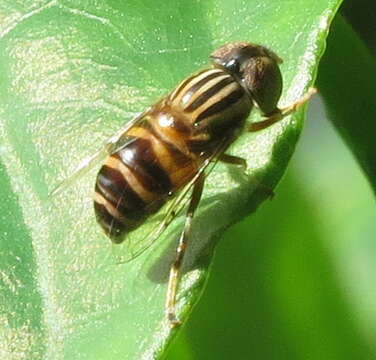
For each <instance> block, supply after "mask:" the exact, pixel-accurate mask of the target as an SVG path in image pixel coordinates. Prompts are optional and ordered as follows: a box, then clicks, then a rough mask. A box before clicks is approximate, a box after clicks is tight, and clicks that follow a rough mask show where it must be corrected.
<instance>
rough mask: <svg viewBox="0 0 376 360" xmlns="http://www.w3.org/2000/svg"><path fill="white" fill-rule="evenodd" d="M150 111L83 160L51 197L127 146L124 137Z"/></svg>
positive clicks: (54, 190)
mask: <svg viewBox="0 0 376 360" xmlns="http://www.w3.org/2000/svg"><path fill="white" fill-rule="evenodd" d="M149 110H150V109H148V110H146V111H144V112H143V113H141V114H140V115H138V116H136V117H135V118H133V119H132V120H130V121H128V122H127V123H126V124H125V126H123V127H122V128H121V129H119V130H118V131H117V132H116V134H115V135H113V136H111V137H110V138H109V139H107V140H106V141H105V143H104V145H103V147H102V148H101V149H99V150H98V151H97V152H96V153H95V154H93V155H91V156H89V157H87V158H85V159H83V160H82V161H81V162H80V164H78V166H77V167H76V169H75V170H74V171H73V173H72V174H71V175H69V176H68V177H67V178H66V179H64V180H63V181H62V182H61V183H59V184H58V185H57V186H56V187H55V188H54V189H53V190H52V191H51V192H50V196H55V195H57V194H60V193H61V192H63V191H64V190H66V189H67V188H68V187H69V186H71V185H72V184H73V183H75V182H76V181H77V180H78V179H80V178H81V177H82V176H83V175H85V174H86V173H87V172H88V171H90V170H91V169H92V168H93V167H94V166H95V165H97V164H98V163H100V162H103V161H104V159H105V158H106V157H107V156H108V155H110V154H112V153H114V152H116V151H118V150H119V149H120V148H121V147H123V146H125V145H126V142H124V141H123V138H122V135H123V134H125V133H126V132H127V131H128V130H129V129H130V128H131V127H133V126H135V125H136V124H137V123H138V122H140V121H142V119H143V118H144V117H145V115H146V114H147V113H148V112H149Z"/></svg>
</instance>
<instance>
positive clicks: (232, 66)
mask: <svg viewBox="0 0 376 360" xmlns="http://www.w3.org/2000/svg"><path fill="white" fill-rule="evenodd" d="M226 69H227V70H228V71H230V72H232V73H235V74H238V73H239V72H240V64H239V62H238V61H237V60H236V59H231V60H230V61H229V62H228V63H227V64H226Z"/></svg>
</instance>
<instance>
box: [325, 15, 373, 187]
mask: <svg viewBox="0 0 376 360" xmlns="http://www.w3.org/2000/svg"><path fill="white" fill-rule="evenodd" d="M319 74H320V75H319V77H318V86H319V89H320V92H321V93H322V94H323V98H324V101H325V104H326V106H327V109H328V114H329V118H330V119H331V120H332V121H333V124H334V125H335V127H336V128H337V130H338V132H339V133H340V134H341V135H342V136H343V138H344V139H345V141H346V142H347V144H348V145H349V147H350V148H351V149H352V151H353V153H354V155H355V156H356V157H357V159H358V161H359V163H360V165H361V166H362V168H363V170H364V172H365V173H366V174H367V176H368V180H369V181H370V183H371V185H372V186H373V189H374V191H376V161H375V154H376V143H375V141H374V134H375V133H376V122H375V119H374V116H375V113H376V99H375V96H374V84H375V82H376V58H375V57H374V56H373V55H372V54H371V52H370V51H369V50H368V48H367V47H366V46H365V44H364V43H363V42H362V41H361V40H360V38H359V37H358V35H357V34H356V33H355V32H354V30H353V29H352V28H351V26H350V25H349V24H348V23H347V22H346V20H345V19H344V18H342V17H337V18H336V20H335V21H334V24H333V32H332V33H331V36H330V37H329V39H328V51H327V52H326V53H325V56H324V57H323V61H322V63H321V64H320V72H319Z"/></svg>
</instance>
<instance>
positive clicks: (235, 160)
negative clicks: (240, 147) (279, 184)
mask: <svg viewBox="0 0 376 360" xmlns="http://www.w3.org/2000/svg"><path fill="white" fill-rule="evenodd" d="M218 160H219V161H222V162H223V163H225V164H230V165H238V166H241V167H242V168H243V170H244V174H245V175H247V173H246V170H247V160H246V159H243V158H241V157H239V156H234V155H229V154H221V155H220V156H219V157H218ZM258 186H259V188H261V189H262V190H263V191H264V192H265V193H266V195H267V196H268V197H270V198H273V197H274V195H275V194H274V191H273V189H272V188H270V187H268V186H266V185H263V184H258Z"/></svg>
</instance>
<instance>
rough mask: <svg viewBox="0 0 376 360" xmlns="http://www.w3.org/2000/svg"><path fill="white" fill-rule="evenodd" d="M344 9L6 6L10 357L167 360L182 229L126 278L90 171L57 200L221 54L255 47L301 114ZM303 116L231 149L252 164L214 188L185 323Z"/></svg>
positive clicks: (189, 265)
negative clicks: (275, 58) (108, 145)
mask: <svg viewBox="0 0 376 360" xmlns="http://www.w3.org/2000/svg"><path fill="white" fill-rule="evenodd" d="M339 3H340V1H338V0H336V1H334V0H332V1H322V0H321V1H317V0H316V1H310V2H307V1H301V0H300V1H295V2H294V6H292V5H291V2H290V1H287V0H286V1H282V0H278V1H266V0H265V1H249V2H243V1H226V0H221V1H214V0H212V1H206V2H199V1H194V2H184V1H176V0H175V1H163V2H155V1H142V2H136V1H128V2H120V1H110V0H108V1H103V2H100V3H99V2H98V3H97V2H95V3H91V2H85V1H77V0H76V1H73V0H71V1H67V0H66V1H57V0H52V1H38V2H37V1H35V2H33V1H29V2H24V3H23V4H22V5H20V4H15V3H14V2H11V1H5V0H2V1H0V5H1V6H0V16H1V19H2V21H1V25H0V48H1V52H0V53H1V61H0V66H1V68H0V79H1V88H0V101H1V106H0V134H1V148H0V155H1V168H0V170H1V173H0V174H1V178H0V182H1V184H2V185H3V186H2V187H1V190H0V191H1V193H2V198H3V202H2V203H1V204H0V209H1V214H2V216H1V217H0V226H1V228H0V229H1V233H0V237H1V252H2V257H1V259H2V261H1V281H2V287H1V296H2V301H1V303H0V306H1V314H3V315H2V329H1V331H2V336H1V340H0V341H1V349H2V351H3V353H5V354H9V356H13V358H17V359H26V358H27V359H30V358H33V359H44V358H48V359H58V358H66V359H73V358H82V359H93V358H95V359H115V358H116V359H117V358H124V359H125V358H126V359H141V358H143V359H146V358H151V357H153V356H158V354H159V355H161V354H163V351H164V348H165V345H166V344H167V343H168V342H169V341H170V339H171V336H172V335H173V332H172V331H171V329H170V328H169V326H168V324H167V322H166V320H165V316H164V301H165V295H166V277H167V274H168V268H169V263H170V262H171V259H172V257H173V254H174V248H175V246H176V240H177V237H178V236H179V232H180V231H181V225H182V222H183V220H184V219H183V217H181V218H179V219H177V220H176V221H175V222H174V223H173V224H172V226H170V227H169V229H168V231H167V233H166V234H164V235H163V236H162V237H161V238H160V239H159V240H158V242H157V243H156V244H155V246H153V247H152V248H150V249H148V251H146V252H145V253H144V254H143V255H142V256H140V257H139V258H137V259H136V260H134V261H132V262H131V263H127V264H123V265H117V264H115V261H114V258H113V256H112V253H111V249H110V245H109V241H108V239H106V238H105V236H104V235H102V233H101V231H100V229H99V227H98V225H97V224H96V222H95V219H94V216H93V210H92V200H91V190H92V187H93V183H94V179H95V171H93V172H91V173H89V174H88V175H87V176H85V177H84V178H82V179H81V180H80V181H78V182H77V183H75V184H73V185H72V186H71V187H70V188H69V189H68V191H66V192H64V193H63V194H61V195H60V196H57V197H55V198H50V197H49V196H48V193H49V191H51V190H52V189H53V188H54V186H56V185H57V184H58V182H59V181H61V180H62V179H64V178H65V177H66V176H68V174H69V173H71V171H72V170H73V169H74V168H75V166H76V165H77V163H79V161H80V160H81V159H82V158H84V157H86V156H87V155H90V154H92V153H93V152H94V151H95V150H97V149H98V147H99V146H100V144H102V143H103V141H104V140H105V139H106V138H107V137H109V136H111V135H113V133H114V132H115V131H116V130H118V129H119V128H120V127H121V126H122V125H123V124H124V123H125V122H126V121H129V120H130V119H131V118H132V117H133V116H134V115H135V114H136V113H137V112H140V111H142V110H144V109H145V108H146V107H147V106H148V105H150V104H152V103H153V102H154V101H156V100H157V99H158V98H159V97H161V96H163V94H165V93H166V92H167V91H169V90H171V89H172V88H173V87H174V86H175V85H176V84H177V83H178V82H179V81H180V80H182V79H183V78H184V77H185V76H187V75H188V74H190V73H191V72H194V71H196V70H197V69H198V68H200V67H201V66H204V65H205V64H206V63H207V58H208V55H209V53H210V52H211V51H212V50H213V49H215V48H217V47H218V46H220V45H222V44H224V43H226V42H230V41H238V40H242V41H244V40H245V41H252V42H255V43H261V44H264V45H266V46H268V47H270V48H271V49H273V50H274V51H275V52H276V53H277V54H278V55H280V56H281V57H282V58H283V59H284V64H283V66H282V72H283V77H284V83H285V86H284V93H283V97H282V99H281V105H287V104H290V103H292V102H294V101H295V100H297V99H298V98H299V97H300V96H301V95H302V94H304V92H305V91H306V90H307V88H308V87H309V86H311V85H312V83H313V81H314V78H315V74H316V69H317V63H318V60H319V58H320V56H321V54H322V52H323V49H324V43H325V38H326V35H327V32H328V27H329V24H330V22H331V20H332V18H333V16H334V13H335V11H336V10H337V8H338V6H339ZM255 116H256V117H257V116H258V115H257V114H256V115H255ZM302 116H303V114H302V111H299V112H298V113H296V114H295V115H294V116H292V117H290V118H288V119H285V120H284V121H283V122H281V123H280V124H277V125H275V126H273V127H272V128H270V129H268V130H265V131H262V132H260V133H257V134H244V135H242V136H241V137H240V138H239V139H238V141H237V142H236V144H235V145H234V146H233V148H232V149H231V152H232V153H233V154H236V155H238V156H242V157H244V158H246V160H247V162H248V175H249V176H246V177H245V176H242V174H241V171H239V170H238V169H234V168H231V167H227V166H222V165H218V166H217V167H216V169H215V171H213V173H211V174H210V176H209V178H208V180H207V183H206V187H205V192H204V198H203V201H202V206H201V207H200V211H199V214H198V216H197V218H196V219H195V227H194V233H193V236H192V239H191V243H190V250H189V253H188V254H187V259H186V265H185V270H184V277H183V279H182V283H181V286H180V291H179V315H180V318H181V319H182V320H185V319H186V317H187V314H188V313H189V311H190V310H191V308H192V305H193V304H194V303H195V302H196V301H197V299H198V297H199V295H200V294H201V292H202V287H203V284H204V281H205V278H206V276H207V274H208V265H209V262H210V258H211V248H212V245H214V243H215V241H216V240H217V239H218V237H219V234H220V233H221V232H222V231H223V230H224V229H225V228H226V227H228V226H229V225H230V224H232V223H234V222H235V221H238V220H239V219H241V218H242V217H243V216H244V215H245V214H248V213H250V212H251V211H253V210H255V209H256V207H257V206H258V204H259V203H260V202H261V201H262V200H263V199H265V198H266V193H265V191H262V187H261V188H259V187H258V184H260V183H261V184H262V185H263V187H264V188H265V186H266V187H270V188H273V187H274V186H275V185H276V183H277V182H278V180H279V179H280V177H281V176H282V174H283V172H284V170H285V168H286V165H287V162H288V160H289V158H290V157H291V154H292V152H293V149H294V147H295V144H296V141H297V138H298V135H299V133H300V130H301V127H302ZM260 189H261V190H260ZM256 190H259V191H256ZM137 236H138V237H139V239H141V238H142V237H143V236H144V234H143V230H142V228H141V229H140V231H139V232H137Z"/></svg>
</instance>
